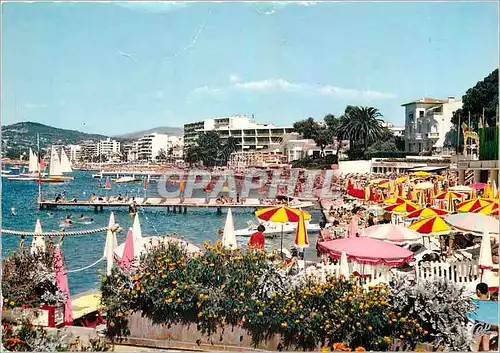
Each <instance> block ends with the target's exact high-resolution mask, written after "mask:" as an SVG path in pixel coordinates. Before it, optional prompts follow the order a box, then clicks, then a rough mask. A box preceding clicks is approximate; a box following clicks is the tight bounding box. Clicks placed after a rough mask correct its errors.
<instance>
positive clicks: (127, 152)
mask: <svg viewBox="0 0 500 353" xmlns="http://www.w3.org/2000/svg"><path fill="white" fill-rule="evenodd" d="M123 155H124V156H125V158H126V160H127V162H133V161H136V160H138V159H139V141H133V142H130V143H126V144H124V145H123Z"/></svg>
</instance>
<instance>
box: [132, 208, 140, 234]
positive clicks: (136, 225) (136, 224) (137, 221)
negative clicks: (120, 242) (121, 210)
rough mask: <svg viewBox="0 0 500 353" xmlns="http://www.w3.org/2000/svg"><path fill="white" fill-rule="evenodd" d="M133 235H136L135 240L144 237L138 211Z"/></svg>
mask: <svg viewBox="0 0 500 353" xmlns="http://www.w3.org/2000/svg"><path fill="white" fill-rule="evenodd" d="M132 235H133V237H134V241H135V240H139V239H141V238H142V230H141V223H140V222H139V213H136V215H135V217H134V224H133V225H132Z"/></svg>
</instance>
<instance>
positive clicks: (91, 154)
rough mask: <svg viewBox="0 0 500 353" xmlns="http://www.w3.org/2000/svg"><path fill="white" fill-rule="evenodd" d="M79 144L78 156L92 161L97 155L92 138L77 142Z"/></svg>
mask: <svg viewBox="0 0 500 353" xmlns="http://www.w3.org/2000/svg"><path fill="white" fill-rule="evenodd" d="M79 145H80V146H81V150H80V157H81V159H82V160H84V161H93V160H95V157H97V155H98V153H97V143H96V141H94V140H85V141H81V142H80V143H79Z"/></svg>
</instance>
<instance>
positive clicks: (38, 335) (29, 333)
mask: <svg viewBox="0 0 500 353" xmlns="http://www.w3.org/2000/svg"><path fill="white" fill-rule="evenodd" d="M67 341H68V340H67V337H66V336H64V335H62V334H61V333H60V332H56V333H55V334H53V335H49V334H48V333H47V331H45V330H44V329H43V328H41V327H34V326H33V325H32V324H30V323H27V322H24V323H23V324H22V325H19V326H12V325H10V324H8V323H7V322H2V345H3V347H2V348H5V349H7V350H9V351H18V352H33V351H34V352H66V351H68V350H72V351H91V352H103V351H109V350H111V348H112V346H111V345H109V344H106V343H105V342H104V340H103V339H101V338H98V337H97V338H91V339H90V340H89V345H83V344H81V343H80V342H79V340H78V337H76V338H75V340H74V341H73V342H72V343H69V342H67Z"/></svg>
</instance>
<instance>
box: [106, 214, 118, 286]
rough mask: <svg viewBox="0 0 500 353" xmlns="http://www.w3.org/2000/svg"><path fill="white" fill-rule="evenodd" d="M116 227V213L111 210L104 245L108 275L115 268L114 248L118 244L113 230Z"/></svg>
mask: <svg viewBox="0 0 500 353" xmlns="http://www.w3.org/2000/svg"><path fill="white" fill-rule="evenodd" d="M114 228H115V215H114V213H113V212H111V214H110V215H109V223H108V232H107V234H106V243H105V245H104V259H106V260H107V264H106V274H107V275H108V276H109V275H110V274H111V269H112V268H113V262H114V255H113V250H114V249H115V248H116V247H117V246H118V241H117V239H116V233H115V232H114V231H113V229H114Z"/></svg>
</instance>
